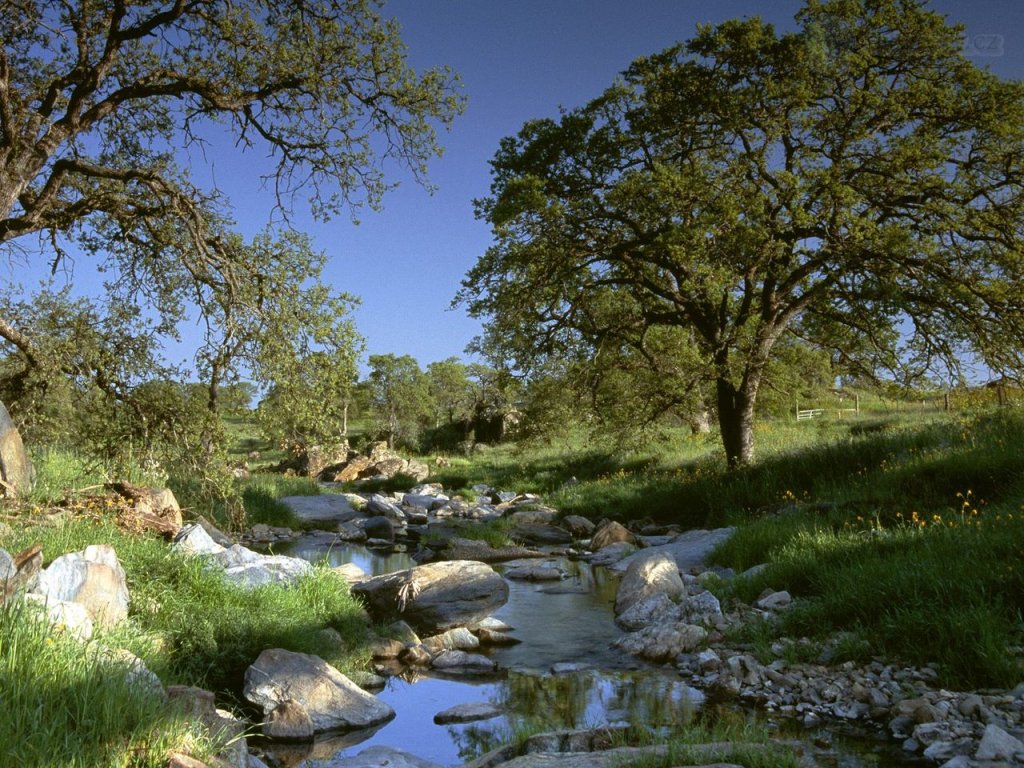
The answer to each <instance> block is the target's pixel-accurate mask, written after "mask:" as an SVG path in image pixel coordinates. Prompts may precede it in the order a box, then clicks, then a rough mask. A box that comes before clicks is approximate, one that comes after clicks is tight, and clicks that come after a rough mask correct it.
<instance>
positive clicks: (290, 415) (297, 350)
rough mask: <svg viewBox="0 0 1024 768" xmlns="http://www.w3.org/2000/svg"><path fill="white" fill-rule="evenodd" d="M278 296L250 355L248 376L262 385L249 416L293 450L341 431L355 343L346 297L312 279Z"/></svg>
mask: <svg viewBox="0 0 1024 768" xmlns="http://www.w3.org/2000/svg"><path fill="white" fill-rule="evenodd" d="M279 298H280V299H281V300H282V301H280V302H275V303H274V307H273V310H272V311H271V312H269V313H268V315H267V317H266V322H267V325H266V327H265V329H264V331H263V332H262V333H261V334H260V336H259V339H258V346H257V349H256V351H255V355H254V358H253V377H254V378H255V379H256V380H257V381H258V382H260V383H262V384H263V385H265V386H266V387H268V395H267V397H265V398H264V399H263V401H262V402H261V403H260V405H259V407H258V409H257V417H258V420H259V422H260V425H261V427H262V429H263V432H264V434H265V435H266V436H267V437H268V438H270V439H272V440H276V441H278V442H279V443H281V444H282V445H283V446H284V447H285V448H287V449H288V450H290V451H292V452H294V453H297V454H301V453H303V452H304V451H305V450H306V449H307V448H309V447H310V446H311V445H315V444H320V443H336V442H339V441H340V440H341V439H342V438H343V437H344V436H345V420H346V416H347V414H346V409H347V406H348V403H349V401H350V399H351V397H352V392H353V388H354V386H355V383H356V378H357V376H358V371H357V362H358V359H359V356H360V354H361V353H362V349H363V342H362V337H360V336H359V334H358V333H357V332H356V329H355V324H354V323H353V321H352V319H351V318H350V317H349V312H350V310H351V308H352V305H353V300H352V299H351V298H350V297H347V296H335V295H333V294H332V293H331V292H330V290H329V289H328V288H326V287H325V286H323V285H319V284H314V285H313V286H311V287H308V288H304V289H296V290H295V291H294V292H293V293H291V294H289V293H286V294H284V295H281V296H279ZM293 299H294V301H293Z"/></svg>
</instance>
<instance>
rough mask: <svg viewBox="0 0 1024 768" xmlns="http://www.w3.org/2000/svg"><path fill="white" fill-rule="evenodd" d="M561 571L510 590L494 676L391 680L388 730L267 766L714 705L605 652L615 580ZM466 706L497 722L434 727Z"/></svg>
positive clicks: (856, 759) (833, 745) (371, 568)
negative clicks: (509, 642)
mask: <svg viewBox="0 0 1024 768" xmlns="http://www.w3.org/2000/svg"><path fill="white" fill-rule="evenodd" d="M274 551H275V553H277V554H287V555H291V556H294V557H302V558H304V559H307V560H310V561H314V562H316V561H320V560H327V561H328V562H329V563H330V564H331V565H342V564H345V563H354V564H355V565H358V566H359V567H360V568H362V569H363V570H364V571H365V572H366V573H368V574H370V575H374V576H376V575H381V574H384V573H390V572H392V571H396V570H403V569H405V568H410V567H413V566H415V565H416V563H415V562H414V561H413V560H412V558H411V557H409V556H408V555H407V554H403V553H390V554H378V553H376V552H374V551H371V550H368V549H366V548H365V547H362V546H360V545H353V544H347V543H343V542H339V543H332V541H331V539H327V538H325V537H323V536H322V535H311V536H306V537H303V538H300V539H298V540H296V541H294V542H291V543H289V544H286V545H278V546H275V548H274ZM557 564H558V566H559V567H561V568H562V569H563V570H564V571H566V572H567V574H568V576H567V578H566V579H564V580H563V581H561V582H546V583H531V582H522V581H511V580H510V581H508V585H509V599H508V602H507V603H506V604H505V605H504V606H502V608H500V609H499V610H498V611H497V612H496V613H495V614H494V617H495V618H497V619H500V620H502V621H504V622H505V623H507V624H509V625H510V626H512V627H513V630H512V632H511V633H510V634H512V635H513V636H514V637H516V638H517V639H518V640H520V641H521V642H520V643H519V644H518V645H513V646H507V647H498V648H492V649H489V650H488V651H487V655H488V656H489V657H490V658H492V659H493V660H495V661H496V662H498V664H499V667H500V668H501V669H503V670H507V671H506V672H503V673H502V674H501V676H500V677H498V678H487V679H473V678H441V677H437V676H434V675H433V674H432V675H431V676H422V675H419V674H417V675H416V676H415V677H410V678H403V677H392V678H389V679H388V682H387V685H386V686H385V688H384V690H383V691H380V692H378V693H377V695H378V697H379V698H381V699H382V700H383V701H386V702H387V703H388V704H389V705H391V707H392V708H393V709H394V710H395V712H396V716H395V718H394V719H393V720H391V721H390V722H388V723H385V724H384V725H383V726H380V727H379V728H377V729H372V730H369V731H357V732H350V733H345V734H341V735H337V736H332V737H330V738H326V739H319V740H318V741H317V742H316V743H315V744H314V745H312V746H309V745H302V746H295V747H286V748H277V747H275V748H274V749H273V750H272V752H273V754H274V756H275V757H276V758H277V759H278V760H280V761H281V762H283V763H284V764H286V765H288V766H289V767H292V766H294V767H295V768H300V767H301V768H330V766H331V765H332V764H333V763H334V762H335V761H336V760H338V759H340V758H343V757H351V756H352V755H355V754H357V753H359V752H360V751H362V750H363V749H366V748H367V747H370V746H374V745H383V746H388V747H392V748H395V749H400V750H403V751H406V752H409V753H412V754H414V755H416V756H417V757H420V758H423V759H426V760H431V761H433V762H435V763H439V764H441V765H446V766H449V765H458V764H460V763H462V762H463V761H464V760H466V759H469V758H471V757H473V756H475V755H477V754H479V753H480V752H482V751H486V749H488V748H490V747H492V746H497V744H498V743H500V742H501V741H503V740H504V739H505V738H506V737H508V736H510V735H511V734H513V733H514V732H515V730H516V728H517V727H519V726H520V725H522V724H523V723H525V722H529V721H531V720H532V721H537V720H540V721H541V722H542V723H543V724H544V726H545V729H551V730H555V729H559V728H583V727H593V726H599V725H605V724H614V723H627V722H643V723H646V724H650V725H666V726H667V725H672V724H677V723H685V722H688V721H689V719H690V718H692V717H693V715H694V713H695V712H696V711H697V710H699V709H700V708H701V707H707V706H710V705H709V704H706V703H705V702H704V696H703V694H702V693H701V692H700V691H697V690H695V689H693V688H691V687H689V686H688V685H687V684H686V683H685V681H684V680H682V679H681V678H680V676H679V675H678V673H677V672H676V671H675V669H674V668H672V667H670V666H666V665H652V664H648V663H646V662H643V661H641V660H638V659H636V658H634V657H632V656H630V655H629V654H626V653H623V652H621V651H618V650H616V649H614V648H612V647H611V643H612V641H613V640H615V638H617V637H619V636H620V635H621V634H622V632H621V630H620V629H619V628H618V627H617V626H616V625H615V622H614V620H613V618H614V614H613V610H612V606H613V603H614V600H615V590H616V587H617V582H618V579H617V577H616V576H615V575H614V574H611V573H609V572H608V571H607V570H606V569H603V568H596V569H591V568H590V566H589V565H587V564H586V563H581V562H573V561H568V560H564V559H559V560H557ZM494 567H495V570H498V571H499V572H500V571H501V570H502V569H503V566H502V565H496V566H494ZM555 665H560V666H559V667H556V669H558V670H560V671H559V672H558V673H553V672H552V668H553V667H554V666H555ZM570 665H571V666H570ZM563 669H564V671H562V670H563ZM472 702H488V703H492V704H496V705H498V706H500V707H501V708H502V710H503V711H504V713H505V714H504V715H502V716H500V717H496V718H492V719H490V720H483V721H478V722H475V723H469V724H461V725H436V724H435V723H434V715H436V714H437V713H439V712H442V711H443V710H446V709H448V708H450V707H453V706H455V705H459V704H467V703H472ZM717 711H720V713H721V714H723V715H725V714H726V713H728V716H731V717H736V716H746V717H756V716H757V715H754V714H751V713H747V714H745V715H744V714H742V713H739V714H738V713H737V711H736V710H717ZM781 730H784V731H785V738H787V739H791V738H797V739H799V740H801V741H806V742H808V743H809V744H816V745H817V746H816V748H815V751H816V755H815V757H816V760H817V761H818V763H819V764H820V765H822V766H836V767H837V768H869V767H870V768H875V767H876V766H877V767H879V768H881V767H882V766H911V765H920V764H921V763H918V762H917V761H913V760H910V759H908V757H907V756H906V753H904V752H902V751H901V750H900V749H899V748H898V745H894V744H893V743H891V742H889V741H886V740H884V739H881V738H879V737H875V736H874V735H872V734H869V733H866V732H863V731H856V730H849V731H843V730H841V729H838V728H837V729H828V728H820V729H815V730H805V729H802V728H800V727H799V726H798V725H797V726H792V727H790V726H787V727H784V728H782V729H781ZM780 732H781V731H780Z"/></svg>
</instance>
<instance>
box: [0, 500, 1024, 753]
mask: <svg viewBox="0 0 1024 768" xmlns="http://www.w3.org/2000/svg"><path fill="white" fill-rule="evenodd" d="M332 490H333V489H332ZM284 501H285V503H287V504H288V505H289V506H290V507H291V508H292V509H293V510H294V511H295V513H296V514H297V515H299V516H300V517H303V518H306V519H307V520H313V521H316V522H315V524H316V525H317V526H318V527H319V528H320V529H321V530H318V531H314V532H311V533H305V534H301V535H300V534H297V533H295V532H293V531H290V530H287V529H275V528H270V527H268V526H255V527H253V529H251V530H250V531H249V532H248V533H247V534H246V535H245V536H244V537H243V540H242V541H241V542H240V543H239V542H235V541H232V540H230V539H228V538H227V537H225V536H224V535H223V534H221V533H220V532H219V531H216V530H215V529H213V528H212V527H211V526H209V525H208V524H204V523H202V522H200V523H193V524H190V525H186V526H184V527H182V528H181V530H180V531H179V532H178V534H177V536H176V537H175V543H174V544H173V546H174V548H175V549H176V550H178V551H179V552H181V553H182V554H184V555H185V556H194V557H201V558H204V559H205V560H206V562H207V563H208V567H210V568H217V569H219V570H220V571H222V572H223V574H224V576H225V578H227V579H229V580H231V581H234V582H235V583H237V584H239V585H241V586H243V587H244V588H250V587H254V586H258V585H260V584H265V583H268V582H279V583H289V582H291V581H293V580H294V579H296V578H298V577H299V576H301V575H302V574H303V573H305V572H307V571H308V570H309V569H310V568H311V565H310V562H312V561H319V560H324V559H326V560H327V561H328V562H329V564H330V565H331V566H332V567H334V568H335V569H336V570H337V571H338V572H339V573H340V574H341V575H343V576H344V577H345V578H346V579H347V580H348V581H349V583H350V584H351V586H352V590H353V593H354V594H356V595H358V596H359V597H360V598H361V599H362V600H363V602H364V604H365V605H366V607H367V611H368V613H369V615H370V618H371V619H372V620H373V621H374V622H375V623H376V624H377V625H379V626H385V627H386V631H385V632H384V635H385V636H384V637H382V638H381V639H380V640H379V641H377V642H376V643H375V644H374V647H373V648H372V651H373V656H374V665H375V669H374V672H375V674H372V675H367V676H365V677H362V678H359V679H355V680H350V679H349V678H347V677H345V676H344V675H342V674H341V673H340V672H338V671H337V670H335V669H333V668H332V667H330V665H328V664H326V663H325V662H323V661H322V660H320V659H318V658H316V657H313V656H307V655H306V654H299V653H292V652H291V651H288V650H287V649H267V650H266V651H264V652H263V653H262V654H261V655H260V656H259V658H258V659H256V660H254V662H253V664H252V666H250V667H249V670H248V671H247V673H246V680H245V688H244V691H243V694H244V696H245V697H246V698H247V699H248V700H249V701H250V702H251V703H252V704H254V705H255V706H256V707H258V708H262V710H263V712H264V720H263V722H261V723H256V724H247V723H244V722H240V721H237V720H235V719H234V718H232V717H231V716H230V715H228V713H226V712H224V711H222V710H219V709H217V707H216V702H215V701H214V698H213V695H212V694H209V693H207V692H204V691H199V690H197V689H182V688H180V687H175V686H166V687H165V686H163V685H162V684H161V681H160V680H158V679H156V677H155V676H153V675H152V673H149V672H148V671H147V670H146V669H145V668H144V667H143V666H142V664H141V662H139V663H138V664H136V663H135V662H132V663H131V664H129V665H128V666H127V669H128V670H129V674H131V675H133V676H135V677H136V678H137V679H138V680H139V681H141V684H145V685H150V686H152V687H154V689H159V690H162V691H164V692H165V693H166V695H168V696H169V697H171V698H181V699H184V700H186V701H188V702H190V706H192V707H193V709H194V711H195V713H196V716H197V717H201V718H203V719H204V720H206V721H207V722H209V723H210V728H211V729H213V730H217V729H220V730H223V729H227V730H228V731H229V732H234V733H238V734H241V733H242V732H243V731H245V733H246V734H248V738H239V739H238V740H236V741H235V742H234V743H233V745H232V747H231V748H230V750H229V752H228V753H225V754H224V755H222V758H223V762H222V763H221V764H222V765H225V766H228V765H229V766H232V768H260V767H261V766H267V765H271V766H287V767H288V768H299V767H302V768H356V767H357V766H362V767H365V768H371V767H373V768H383V767H384V766H389V767H390V768H401V767H402V766H410V767H413V768H436V767H437V766H446V765H457V764H464V765H465V766H466V768H492V767H495V766H499V765H502V766H509V767H513V768H537V767H538V766H545V765H563V766H571V765H588V766H590V765H609V766H613V765H624V764H626V763H628V762H629V761H630V760H632V759H634V758H635V757H636V756H637V755H638V754H641V753H638V752H635V751H629V750H626V751H623V749H624V748H613V744H614V743H615V742H616V739H615V737H614V736H612V735H611V734H612V732H613V731H615V730H616V729H628V727H629V725H630V724H631V723H632V724H637V723H640V724H643V725H645V726H653V727H662V726H664V727H670V726H674V725H679V724H684V723H687V722H689V721H690V720H691V719H692V718H693V717H694V716H695V714H696V713H700V712H703V713H706V714H708V715H709V716H710V717H711V718H715V717H728V718H733V719H735V718H737V717H741V718H752V719H757V720H759V721H761V722H763V723H765V724H766V725H767V726H768V727H769V728H770V729H771V730H772V731H773V733H775V734H776V735H777V739H776V743H777V744H779V745H781V746H782V748H784V749H786V750H790V751H792V752H793V754H795V755H796V756H797V757H798V759H799V761H800V762H801V764H803V765H807V766H828V767H831V766H837V767H838V766H842V767H843V768H868V766H909V765H941V766H943V767H944V768H970V767H971V766H993V767H995V766H1011V765H1022V764H1024V743H1022V741H1021V738H1022V737H1024V685H1022V686H1019V687H1018V688H1017V689H1015V690H1012V691H962V692H959V691H948V690H944V689H942V688H941V687H939V686H938V685H937V680H938V674H937V671H936V670H934V669H931V668H928V667H926V668H922V669H910V668H903V667H900V666H896V665H893V664H890V663H887V662H885V661H884V660H874V661H872V662H871V663H869V664H867V665H864V666H857V665H854V664H852V663H844V664H833V663H830V656H831V653H832V652H833V650H834V648H835V643H826V644H825V645H824V647H823V648H821V649H818V648H815V651H816V653H815V654H812V655H814V658H813V659H812V660H811V661H801V662H797V661H793V660H792V659H794V658H797V657H798V658H806V657H807V656H808V653H806V652H805V653H796V652H795V651H806V650H807V649H809V648H810V647H811V646H810V644H809V643H808V642H807V641H805V640H803V639H801V638H792V639H789V640H779V641H778V642H776V643H775V644H774V645H772V647H771V649H770V653H768V654H766V653H765V652H764V649H761V650H762V652H761V653H760V654H759V655H758V654H755V652H754V648H753V647H752V646H747V645H743V644H741V643H739V642H737V641H736V640H735V639H734V638H735V637H737V636H739V633H737V632H736V629H737V627H740V626H743V625H744V624H746V623H748V622H751V621H769V622H770V621H773V620H774V618H775V617H776V616H778V615H779V614H780V613H781V612H784V611H786V610H789V606H790V605H791V603H792V600H791V598H790V596H789V595H788V594H787V593H785V592H772V591H766V592H765V593H764V594H762V595H761V596H760V597H759V599H758V600H757V601H756V602H755V604H753V605H742V604H730V605H728V606H727V607H726V610H724V611H723V607H722V605H721V604H720V603H719V601H718V599H717V598H716V597H715V596H714V595H713V594H712V592H711V591H709V590H708V589H707V588H706V586H707V585H708V584H710V583H711V582H710V581H709V579H711V580H721V579H731V578H744V574H738V575H737V574H733V573H730V572H728V571H722V570H720V569H708V568H707V567H706V565H705V561H706V558H707V555H708V554H709V553H710V551H711V550H712V549H713V548H714V547H715V546H716V545H717V544H719V543H720V542H722V541H724V540H725V539H726V538H727V537H728V536H729V535H730V534H731V531H730V530H729V529H718V530H713V531H688V532H679V531H677V530H673V529H671V528H663V529H653V528H645V529H642V530H636V531H630V530H627V529H626V528H624V527H623V526H621V525H619V524H617V523H611V522H607V521H605V522H602V523H601V524H599V525H595V523H594V522H592V521H590V520H587V519H585V518H581V517H573V516H570V517H565V518H562V517H560V516H559V515H558V514H557V511H556V510H554V509H551V508H549V507H547V506H545V505H544V503H543V502H542V500H541V499H538V498H536V497H531V496H527V495H519V494H516V493H513V492H502V491H495V490H494V489H490V488H485V487H482V486H481V487H474V488H473V489H470V490H469V491H468V492H463V493H462V495H460V496H449V495H448V494H446V493H445V491H444V489H443V488H441V487H439V486H436V485H430V484H424V485H421V486H418V487H416V488H414V489H411V490H410V492H408V493H404V494H392V495H380V494H362V495H357V494H342V493H326V494H323V495H321V496H312V497H291V498H288V499H285V500H284ZM160 515H161V520H163V521H166V520H167V519H168V515H166V514H164V512H163V511H161V512H160ZM498 518H502V519H503V520H505V521H506V522H507V523H508V525H509V526H510V530H511V533H512V537H513V539H514V540H515V541H517V542H520V544H517V545H516V546H508V547H501V548H494V547H491V546H489V545H487V544H485V543H484V542H482V541H479V540H476V539H473V538H469V537H467V531H468V530H469V529H470V528H472V527H473V526H475V525H476V524H477V523H478V522H479V521H486V520H494V519H498ZM177 519H178V520H179V521H180V514H179V516H178V518H177ZM178 524H180V523H178ZM29 554H31V557H29V556H28V555H29ZM23 555H25V557H22V556H18V557H15V558H11V557H10V556H8V555H7V553H2V552H0V578H2V579H3V580H4V581H5V584H6V585H7V587H11V585H14V584H17V585H20V588H26V589H27V590H28V598H29V599H31V600H32V601H34V602H36V603H40V604H42V605H43V606H45V610H46V611H47V612H48V613H49V614H50V616H51V620H52V621H53V622H54V623H58V624H59V625H60V626H61V627H62V628H63V629H64V631H69V632H73V633H77V634H78V635H79V636H81V638H82V639H83V640H84V639H88V637H89V636H90V635H91V633H92V623H93V622H94V621H95V622H99V623H112V622H116V621H118V620H120V619H121V618H123V616H124V615H125V614H126V612H127V606H128V601H129V596H128V594H127V591H126V589H125V588H124V574H123V570H121V568H120V565H119V563H118V562H117V558H116V553H114V552H113V550H112V549H111V548H110V547H106V546H104V545H98V546H93V547H89V548H87V549H86V550H85V551H83V552H80V553H68V554H66V555H64V556H62V557H60V558H57V560H55V561H54V562H53V563H52V564H51V565H50V566H49V567H48V568H47V569H46V570H45V571H42V572H40V573H39V574H38V576H36V575H35V571H36V570H38V568H39V565H40V561H41V556H40V555H39V554H38V553H34V554H33V553H23ZM8 591H9V590H8ZM325 631H330V630H325ZM839 641H840V638H837V639H836V641H835V642H836V643H837V642H839ZM115 653H116V652H115ZM122 655H123V654H122ZM122 661H123V659H122ZM524 727H529V728H530V729H532V730H536V729H538V727H539V728H540V730H541V731H544V732H545V733H540V734H538V735H535V736H532V737H530V738H529V739H526V740H525V742H523V744H522V745H521V747H519V748H516V749H513V748H511V747H507V746H506V747H503V748H495V749H492V748H493V747H495V745H497V744H500V743H501V742H502V741H504V740H507V739H508V737H509V735H510V734H511V733H513V732H515V731H517V730H519V731H521V730H522V729H523V728H524ZM254 732H255V733H256V734H258V735H256V736H253V735H252V734H253V733H254ZM259 734H261V735H259ZM736 747H737V745H733V744H717V745H706V747H703V748H702V749H704V752H701V751H700V750H697V752H696V754H698V755H699V754H706V756H707V759H706V761H704V762H706V763H708V764H711V763H714V764H716V765H719V764H726V763H728V762H729V758H730V755H731V754H733V750H734V749H735V748H736ZM644 749H646V753H647V754H649V753H651V752H654V753H657V752H658V749H659V748H656V747H648V748H644ZM489 750H490V751H489ZM481 753H483V756H482V757H476V758H473V757H471V756H472V755H479V754H481ZM189 760H190V758H187V757H186V756H182V757H181V761H180V762H177V763H176V762H174V761H173V760H172V762H171V763H170V765H171V766H176V768H195V766H196V764H195V761H192V762H189ZM466 761H468V762H466Z"/></svg>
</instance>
